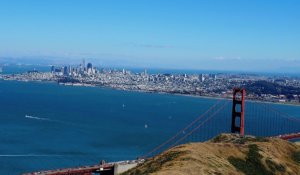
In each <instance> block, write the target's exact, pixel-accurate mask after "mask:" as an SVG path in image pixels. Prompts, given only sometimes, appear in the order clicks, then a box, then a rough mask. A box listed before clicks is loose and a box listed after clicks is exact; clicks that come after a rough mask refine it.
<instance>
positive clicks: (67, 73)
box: [63, 66, 69, 75]
mask: <svg viewBox="0 0 300 175" xmlns="http://www.w3.org/2000/svg"><path fill="white" fill-rule="evenodd" d="M63 72H64V75H69V72H68V67H67V66H65V67H64V68H63Z"/></svg>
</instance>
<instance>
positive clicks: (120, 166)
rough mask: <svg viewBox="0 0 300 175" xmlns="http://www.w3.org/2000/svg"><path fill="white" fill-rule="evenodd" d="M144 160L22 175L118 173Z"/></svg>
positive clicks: (106, 174) (107, 174) (105, 174)
mask: <svg viewBox="0 0 300 175" xmlns="http://www.w3.org/2000/svg"><path fill="white" fill-rule="evenodd" d="M143 162H144V159H140V160H131V161H119V162H109V163H104V164H102V165H101V164H99V165H91V166H81V167H74V168H63V169H56V170H47V171H38V172H32V173H25V174H22V175H92V174H93V173H98V174H100V173H101V174H104V175H117V174H119V173H122V172H125V171H126V170H128V169H130V168H133V167H135V166H136V165H138V164H140V163H143Z"/></svg>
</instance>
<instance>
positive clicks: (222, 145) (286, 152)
mask: <svg viewBox="0 0 300 175" xmlns="http://www.w3.org/2000/svg"><path fill="white" fill-rule="evenodd" d="M249 145H256V147H257V148H258V151H257V153H256V154H253V155H255V156H256V155H258V156H257V157H260V158H258V159H257V157H255V158H254V159H255V160H254V163H253V164H251V161H253V160H251V159H252V158H251V151H250V153H249V148H250V147H251V146H249ZM298 152H299V153H300V146H297V145H296V144H292V143H290V142H287V141H284V140H281V139H277V138H272V139H262V138H254V137H247V138H240V137H239V136H237V135H230V134H222V135H220V136H218V137H216V138H214V139H212V140H211V141H208V142H204V143H190V144H185V145H181V146H178V147H175V148H172V149H170V150H168V151H166V152H164V153H162V154H160V155H158V156H156V157H154V158H152V159H150V160H148V161H146V162H145V163H144V164H142V165H139V166H138V167H136V168H134V169H131V170H129V171H128V172H125V173H123V175H144V174H155V175H170V174H172V175H199V174H203V175H205V174H216V175H218V174H220V175H221V174H224V175H235V174H247V173H248V174H249V172H250V174H251V172H252V173H253V171H254V172H255V171H257V172H256V173H255V174H259V172H258V170H256V169H259V168H261V169H263V170H265V171H264V173H266V172H268V173H270V174H293V175H294V174H299V175H300V162H299V163H297V161H298V157H296V158H295V155H296V156H298ZM295 153H297V154H295ZM252 157H253V156H252ZM229 160H231V161H229ZM232 160H233V161H232ZM235 160H239V161H237V163H235ZM246 160H247V161H246ZM255 161H257V162H255ZM249 162H250V163H249ZM239 163H242V165H241V166H239ZM243 164H244V165H243ZM253 167H254V168H253ZM257 167H258V168H257ZM245 168H246V169H247V168H248V169H247V170H245V171H243V169H245ZM251 168H253V169H251Z"/></svg>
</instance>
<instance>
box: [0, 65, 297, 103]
mask: <svg viewBox="0 0 300 175" xmlns="http://www.w3.org/2000/svg"><path fill="white" fill-rule="evenodd" d="M0 79H5V80H19V81H56V82H58V83H60V84H63V85H72V86H101V87H110V88H114V89H122V90H136V91H146V92H163V93H172V94H185V95H195V96H209V97H230V93H231V91H232V88H234V87H246V88H247V90H248V93H247V96H248V99H253V100H261V101H270V102H291V103H299V99H300V79H299V78H291V77H267V76H259V75H249V74H225V73H219V74H159V73H158V74H149V73H148V72H147V70H144V71H143V72H140V73H134V72H131V71H129V70H125V69H120V70H118V69H97V68H96V67H93V65H92V64H91V63H87V64H86V63H85V61H84V60H83V62H82V63H81V64H80V65H78V66H63V67H58V66H51V71H50V72H38V71H28V72H27V73H22V74H10V75H8V74H6V75H5V74H2V75H1V74H0ZM280 88H281V89H282V90H281V91H278V89H279V90H280ZM289 89H290V90H289Z"/></svg>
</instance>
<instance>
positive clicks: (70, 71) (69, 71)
mask: <svg viewBox="0 0 300 175" xmlns="http://www.w3.org/2000/svg"><path fill="white" fill-rule="evenodd" d="M68 73H69V75H71V74H72V67H71V65H69V70H68Z"/></svg>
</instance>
